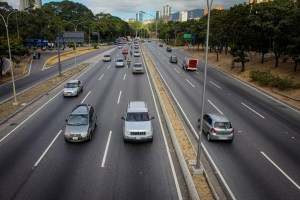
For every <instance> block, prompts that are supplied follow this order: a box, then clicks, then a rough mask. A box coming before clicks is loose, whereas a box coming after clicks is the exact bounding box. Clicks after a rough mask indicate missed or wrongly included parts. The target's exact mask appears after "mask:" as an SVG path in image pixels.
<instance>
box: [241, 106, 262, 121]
mask: <svg viewBox="0 0 300 200" xmlns="http://www.w3.org/2000/svg"><path fill="white" fill-rule="evenodd" d="M242 105H243V106H245V107H247V108H248V109H249V110H251V111H252V112H254V113H255V114H257V115H258V116H260V117H261V118H263V119H264V118H265V117H264V116H262V115H261V114H259V113H258V112H256V111H255V110H253V109H252V108H250V107H249V106H247V105H246V104H244V103H242Z"/></svg>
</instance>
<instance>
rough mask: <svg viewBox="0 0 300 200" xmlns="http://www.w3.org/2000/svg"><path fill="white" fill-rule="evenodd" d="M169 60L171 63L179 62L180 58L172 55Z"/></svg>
mask: <svg viewBox="0 0 300 200" xmlns="http://www.w3.org/2000/svg"><path fill="white" fill-rule="evenodd" d="M169 62H170V63H177V62H178V59H177V57H176V56H171V57H170V59H169Z"/></svg>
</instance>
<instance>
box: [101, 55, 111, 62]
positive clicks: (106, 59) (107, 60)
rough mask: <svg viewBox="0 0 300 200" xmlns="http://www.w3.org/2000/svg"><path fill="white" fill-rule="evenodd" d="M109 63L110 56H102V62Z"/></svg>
mask: <svg viewBox="0 0 300 200" xmlns="http://www.w3.org/2000/svg"><path fill="white" fill-rule="evenodd" d="M110 61H111V57H110V55H108V54H107V55H104V57H103V62H110Z"/></svg>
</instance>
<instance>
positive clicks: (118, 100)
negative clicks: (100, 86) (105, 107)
mask: <svg viewBox="0 0 300 200" xmlns="http://www.w3.org/2000/svg"><path fill="white" fill-rule="evenodd" d="M121 95H122V91H120V93H119V98H118V103H117V104H119V103H120V99H121Z"/></svg>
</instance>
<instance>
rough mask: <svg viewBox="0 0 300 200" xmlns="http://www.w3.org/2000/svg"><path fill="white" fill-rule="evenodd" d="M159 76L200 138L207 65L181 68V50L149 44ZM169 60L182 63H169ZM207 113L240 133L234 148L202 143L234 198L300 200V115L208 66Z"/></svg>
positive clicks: (228, 145)
mask: <svg viewBox="0 0 300 200" xmlns="http://www.w3.org/2000/svg"><path fill="white" fill-rule="evenodd" d="M144 47H145V48H146V50H147V52H148V53H149V55H150V57H151V58H152V60H153V61H154V63H155V66H156V68H157V71H158V73H160V74H161V76H162V77H163V79H164V81H165V83H166V85H167V87H168V88H169V90H170V92H171V93H172V95H173V97H174V99H175V101H177V102H178V106H180V108H181V110H182V112H183V113H184V114H185V115H186V120H187V122H188V123H190V124H191V126H192V132H193V133H194V138H195V139H196V138H197V137H198V136H197V134H198V132H199V130H198V128H197V119H198V118H199V115H200V113H201V107H200V105H201V101H202V100H201V99H202V90H203V78H204V63H203V62H200V65H199V70H198V71H197V72H193V71H185V70H183V69H182V68H181V63H182V60H183V59H184V57H185V56H188V55H187V54H186V53H185V52H183V50H182V49H173V52H172V53H169V52H166V46H164V47H159V46H158V44H156V43H154V42H152V43H144ZM170 55H175V56H177V57H178V60H179V62H178V64H170V63H169V62H168V61H169V57H170ZM204 111H205V112H206V113H223V114H225V115H226V116H227V117H228V118H229V119H230V121H231V123H232V125H233V127H234V129H235V139H234V142H233V143H228V142H208V141H207V140H206V138H205V135H204V134H203V135H202V136H203V137H202V143H203V145H204V147H205V148H206V149H207V151H208V152H209V155H210V156H211V157H212V159H213V161H214V163H215V164H216V166H217V168H218V170H219V172H220V174H221V176H222V177H223V178H224V179H225V181H226V182H225V184H226V185H227V186H228V187H229V188H230V191H231V192H232V195H231V197H232V198H233V199H243V200H248V199H249V200H254V199H272V200H275V199H278V200H280V199H285V200H287V199H299V198H300V171H299V169H300V131H299V130H300V112H299V111H297V110H295V109H293V108H291V107H289V106H286V105H284V104H282V103H280V102H278V101H277V100H275V99H273V98H271V97H269V96H268V95H266V94H264V93H262V92H260V91H258V90H256V89H254V88H252V87H249V86H247V85H246V84H244V83H242V82H241V81H239V80H236V79H235V78H232V77H231V76H228V75H226V74H225V73H223V72H220V71H219V70H217V69H215V68H213V67H211V66H208V71H207V90H206V97H205V108H204Z"/></svg>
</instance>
